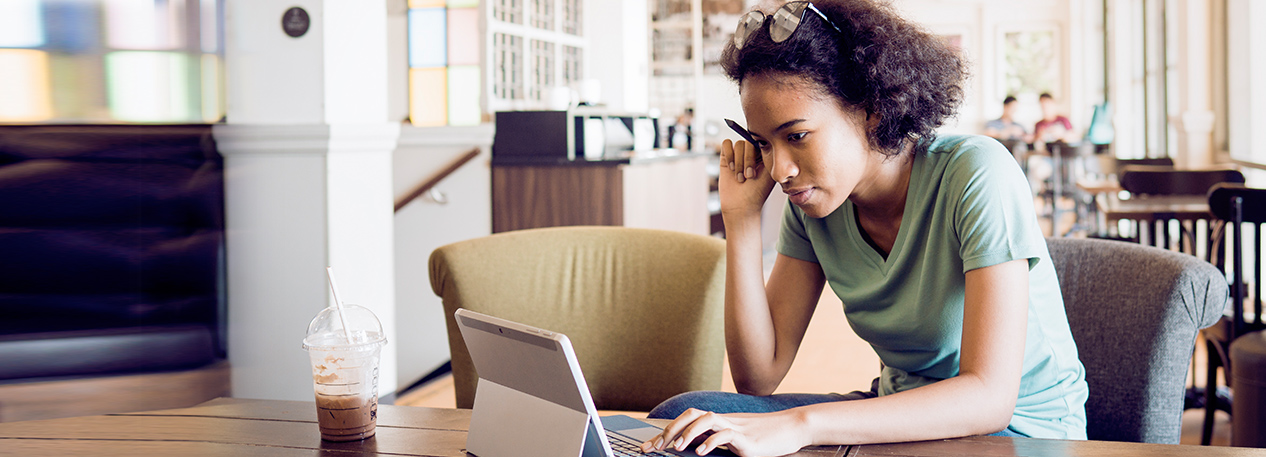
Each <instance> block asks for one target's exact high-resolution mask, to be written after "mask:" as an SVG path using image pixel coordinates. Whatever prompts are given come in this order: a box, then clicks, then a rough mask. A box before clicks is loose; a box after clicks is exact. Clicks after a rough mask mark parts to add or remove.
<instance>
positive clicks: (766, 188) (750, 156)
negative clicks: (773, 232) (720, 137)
mask: <svg viewBox="0 0 1266 457" xmlns="http://www.w3.org/2000/svg"><path fill="white" fill-rule="evenodd" d="M717 180H718V182H717V191H718V193H719V194H720V197H721V214H722V215H723V216H739V215H749V214H760V211H761V208H762V207H764V206H765V199H767V198H769V193H770V192H771V191H773V189H774V184H775V183H774V180H773V178H771V177H770V176H769V170H768V169H766V168H765V164H764V163H763V162H762V161H761V160H760V152H759V151H758V150H757V149H756V146H755V145H752V144H751V143H748V142H747V141H743V140H739V141H738V142H733V141H730V140H728V139H727V140H725V141H722V142H721V175H720V176H718V177H717Z"/></svg>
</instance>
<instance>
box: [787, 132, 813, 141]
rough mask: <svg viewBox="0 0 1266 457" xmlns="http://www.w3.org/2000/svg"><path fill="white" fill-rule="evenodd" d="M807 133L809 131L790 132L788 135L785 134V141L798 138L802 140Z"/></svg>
mask: <svg viewBox="0 0 1266 457" xmlns="http://www.w3.org/2000/svg"><path fill="white" fill-rule="evenodd" d="M808 134H809V132H796V133H792V134H790V135H787V141H800V140H803V139H804V137H805V135H808Z"/></svg>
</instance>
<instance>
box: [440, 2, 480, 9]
mask: <svg viewBox="0 0 1266 457" xmlns="http://www.w3.org/2000/svg"><path fill="white" fill-rule="evenodd" d="M448 7H449V8H478V7H479V0H448Z"/></svg>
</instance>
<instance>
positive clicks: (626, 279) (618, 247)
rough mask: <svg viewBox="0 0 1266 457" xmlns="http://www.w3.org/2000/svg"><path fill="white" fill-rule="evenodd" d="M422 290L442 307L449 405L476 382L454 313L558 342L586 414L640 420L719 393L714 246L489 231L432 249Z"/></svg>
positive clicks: (466, 403)
mask: <svg viewBox="0 0 1266 457" xmlns="http://www.w3.org/2000/svg"><path fill="white" fill-rule="evenodd" d="M430 275H431V288H432V290H434V291H435V294H436V295H439V296H440V298H441V299H442V301H443V303H444V314H445V316H446V320H447V324H448V341H449V350H450V351H451V353H452V359H453V380H454V385H455V388H456V394H457V407H459V408H471V407H472V405H474V401H475V386H476V383H477V379H478V377H477V375H476V373H475V368H474V365H473V364H472V363H471V361H470V354H469V353H468V352H467V351H466V343H465V341H463V340H462V336H461V332H459V331H458V329H457V326H456V323H455V322H454V318H453V313H454V312H455V311H457V309H459V308H466V309H470V310H472V311H477V312H480V313H485V314H489V315H492V316H496V317H500V318H503V319H509V320H512V321H516V322H521V323H524V324H527V325H532V326H535V327H540V328H543V329H546V330H550V331H555V332H562V333H563V334H566V335H567V337H568V338H570V339H571V342H572V344H573V346H574V347H575V350H576V357H577V358H578V359H579V362H580V366H581V369H582V370H583V372H584V375H585V381H586V382H587V383H588V384H589V390H590V391H591V393H592V394H593V400H594V403H595V405H596V406H597V407H598V409H609V410H626V411H649V410H650V409H651V408H653V407H654V406H655V405H657V404H659V403H660V402H661V401H663V400H665V399H667V398H669V397H671V396H673V395H676V394H679V393H682V392H687V391H692V390H718V389H720V388H721V369H722V368H721V362H722V359H723V357H724V351H725V342H724V328H723V327H724V326H723V314H724V295H725V242H724V241H722V240H720V239H716V238H712V237H707V236H702V235H691V234H687V233H679V232H669V231H663V230H648V229H634V228H623V227H557V228H545V229H532V230H521V231H514V232H506V233H500V234H496V235H492V236H488V237H483V238H478V239H474V240H468V241H462V242H458V243H453V244H450V245H447V246H443V247H440V248H439V249H436V250H435V252H434V253H432V254H431V259H430Z"/></svg>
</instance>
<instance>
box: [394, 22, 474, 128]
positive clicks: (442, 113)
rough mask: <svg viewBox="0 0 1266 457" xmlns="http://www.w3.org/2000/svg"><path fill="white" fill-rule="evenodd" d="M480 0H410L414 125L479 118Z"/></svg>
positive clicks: (470, 122)
mask: <svg viewBox="0 0 1266 457" xmlns="http://www.w3.org/2000/svg"><path fill="white" fill-rule="evenodd" d="M479 38H480V33H479V3H478V1H477V0H473V1H472V0H449V1H448V2H445V1H443V0H410V1H409V119H410V121H411V122H412V123H413V125H417V126H423V127H434V126H441V125H476V124H479V122H480V118H481V116H480V113H481V108H480V104H479V94H480V93H481V92H482V90H481V89H482V85H481V84H480V81H482V79H481V77H480V71H479V63H480V61H481V60H482V59H481V58H480V55H479V52H480V47H479Z"/></svg>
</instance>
